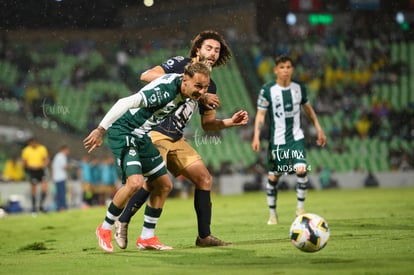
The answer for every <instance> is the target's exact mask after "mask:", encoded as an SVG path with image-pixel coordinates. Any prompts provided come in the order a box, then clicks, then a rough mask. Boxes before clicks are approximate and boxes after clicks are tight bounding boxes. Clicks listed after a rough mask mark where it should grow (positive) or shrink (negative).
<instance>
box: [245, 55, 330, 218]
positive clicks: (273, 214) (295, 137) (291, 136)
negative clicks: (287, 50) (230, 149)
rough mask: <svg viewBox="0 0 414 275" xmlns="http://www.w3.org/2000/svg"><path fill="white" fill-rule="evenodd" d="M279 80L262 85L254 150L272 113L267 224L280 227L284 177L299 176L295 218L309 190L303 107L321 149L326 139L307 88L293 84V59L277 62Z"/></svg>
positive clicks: (285, 58)
mask: <svg viewBox="0 0 414 275" xmlns="http://www.w3.org/2000/svg"><path fill="white" fill-rule="evenodd" d="M273 71H274V73H275V75H276V79H275V80H274V81H271V82H269V83H266V84H265V85H263V86H262V88H261V90H260V94H259V97H258V100H257V112H256V118H255V123H254V134H253V141H252V149H253V150H254V151H256V152H258V151H259V150H260V132H261V130H262V129H263V127H264V124H265V116H266V113H267V111H269V114H270V115H269V126H268V127H269V128H270V135H269V147H268V160H267V161H268V183H267V185H266V193H267V203H268V206H269V211H270V217H269V220H268V222H267V223H268V224H277V211H276V205H277V183H278V181H279V179H280V177H281V176H282V175H283V174H291V173H295V174H296V176H297V184H296V195H297V208H296V215H300V214H303V213H304V212H305V210H304V203H305V198H306V193H307V187H308V178H307V172H308V171H309V170H310V169H311V166H309V165H307V164H306V154H305V142H304V134H303V130H302V129H301V125H300V108H301V107H302V109H303V111H304V113H305V114H306V116H307V117H308V118H309V120H310V121H311V122H312V123H313V125H314V126H315V128H316V130H317V141H316V143H317V144H318V145H319V146H325V144H326V136H325V134H324V132H323V130H322V127H321V126H320V124H319V121H318V118H317V116H316V113H315V111H314V109H313V108H312V105H311V104H310V103H309V101H308V98H307V94H306V88H305V86H303V85H301V84H299V83H297V82H294V81H292V74H293V72H294V67H293V62H292V60H291V58H290V57H288V56H286V55H281V56H278V57H276V59H275V67H274V69H273Z"/></svg>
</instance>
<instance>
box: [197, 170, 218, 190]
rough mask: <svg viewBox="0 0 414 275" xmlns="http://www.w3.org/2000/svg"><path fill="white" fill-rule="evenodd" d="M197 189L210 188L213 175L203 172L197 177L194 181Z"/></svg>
mask: <svg viewBox="0 0 414 275" xmlns="http://www.w3.org/2000/svg"><path fill="white" fill-rule="evenodd" d="M194 184H195V185H196V188H197V189H200V190H211V186H212V185H213V177H212V176H211V175H210V173H203V174H201V175H199V176H198V177H197V180H196V181H195V182H194Z"/></svg>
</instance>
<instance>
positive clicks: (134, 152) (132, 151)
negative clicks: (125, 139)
mask: <svg viewBox="0 0 414 275" xmlns="http://www.w3.org/2000/svg"><path fill="white" fill-rule="evenodd" d="M128 154H129V155H130V156H132V157H135V156H136V155H137V152H136V151H135V150H134V149H129V153H128Z"/></svg>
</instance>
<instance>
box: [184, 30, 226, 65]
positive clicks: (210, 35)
mask: <svg viewBox="0 0 414 275" xmlns="http://www.w3.org/2000/svg"><path fill="white" fill-rule="evenodd" d="M207 39H213V40H216V41H218V42H219V43H220V54H219V58H218V59H217V61H216V63H215V64H214V65H213V67H218V66H222V65H224V64H226V63H227V61H229V60H230V58H231V52H230V47H229V46H228V45H227V42H226V40H224V38H223V36H221V34H219V33H218V32H216V31H211V30H207V31H202V32H200V33H199V34H197V35H196V37H194V39H193V40H192V41H191V49H190V57H191V58H194V57H196V56H197V49H200V48H201V45H202V44H203V42H204V40H207Z"/></svg>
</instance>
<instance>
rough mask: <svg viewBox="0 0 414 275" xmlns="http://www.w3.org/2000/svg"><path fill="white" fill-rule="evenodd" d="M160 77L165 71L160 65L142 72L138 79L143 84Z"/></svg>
mask: <svg viewBox="0 0 414 275" xmlns="http://www.w3.org/2000/svg"><path fill="white" fill-rule="evenodd" d="M162 75H165V71H164V69H163V68H162V67H161V66H160V65H157V66H155V67H153V68H151V69H148V70H146V71H145V72H143V73H142V74H141V76H140V79H141V80H142V81H145V82H151V81H153V80H154V79H156V78H158V77H160V76H162Z"/></svg>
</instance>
